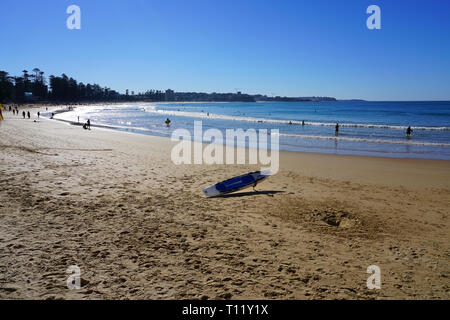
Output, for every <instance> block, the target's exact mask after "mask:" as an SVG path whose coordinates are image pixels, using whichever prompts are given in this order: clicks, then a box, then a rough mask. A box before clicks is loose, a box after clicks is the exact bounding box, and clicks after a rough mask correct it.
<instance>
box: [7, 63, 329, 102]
mask: <svg viewBox="0 0 450 320" xmlns="http://www.w3.org/2000/svg"><path fill="white" fill-rule="evenodd" d="M22 72H23V75H22V76H10V75H9V73H8V72H6V71H1V70H0V89H1V90H0V103H17V104H23V103H39V104H45V103H52V104H67V103H99V102H103V103H105V102H182V101H183V102H258V101H277V102H321V101H337V99H336V98H334V97H326V96H323V97H316V96H313V97H282V96H273V97H269V96H267V95H262V94H254V95H251V94H246V93H242V92H240V91H237V92H236V93H231V92H228V93H217V92H212V93H205V92H176V91H174V90H171V89H167V90H165V91H162V90H154V89H151V90H147V91H145V92H138V93H135V92H134V91H131V90H129V89H127V90H126V92H125V94H121V93H119V92H117V91H116V90H113V89H110V88H108V87H103V86H100V85H98V84H95V83H94V84H90V83H88V84H84V83H83V82H78V81H77V80H75V79H73V78H72V77H68V76H67V75H65V74H64V73H63V74H62V75H61V76H54V75H51V76H49V77H48V78H47V77H45V76H44V72H43V71H41V70H40V69H39V68H34V69H33V70H32V73H29V71H27V70H23V71H22Z"/></svg>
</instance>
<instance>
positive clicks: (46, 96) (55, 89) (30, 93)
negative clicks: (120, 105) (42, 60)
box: [0, 68, 164, 103]
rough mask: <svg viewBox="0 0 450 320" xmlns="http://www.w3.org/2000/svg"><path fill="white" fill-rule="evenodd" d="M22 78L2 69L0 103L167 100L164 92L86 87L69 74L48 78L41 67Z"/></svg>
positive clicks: (88, 85) (0, 72)
mask: <svg viewBox="0 0 450 320" xmlns="http://www.w3.org/2000/svg"><path fill="white" fill-rule="evenodd" d="M22 72H23V75H21V76H10V75H9V73H8V72H6V71H1V70H0V102H14V103H24V102H29V101H32V102H39V101H52V102H87V101H134V100H138V99H147V100H152V101H163V100H164V92H162V91H158V90H149V91H147V92H146V93H144V94H139V95H138V96H130V95H129V94H128V90H127V93H126V94H120V93H118V92H117V91H115V90H112V89H110V88H108V87H102V86H100V85H98V84H95V83H94V84H90V83H88V84H84V83H83V82H78V81H77V80H75V79H73V78H72V77H68V76H67V75H65V74H62V75H61V76H54V75H51V76H49V77H48V79H47V78H46V77H45V76H44V72H43V71H41V70H40V69H39V68H34V69H33V71H32V72H31V73H30V72H28V71H27V70H23V71H22Z"/></svg>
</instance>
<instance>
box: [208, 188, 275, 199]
mask: <svg viewBox="0 0 450 320" xmlns="http://www.w3.org/2000/svg"><path fill="white" fill-rule="evenodd" d="M283 192H284V191H276V190H270V191H256V190H255V191H249V192H239V193H229V194H224V195H221V196H217V197H214V198H235V197H246V196H259V195H267V196H273V195H274V194H277V193H283Z"/></svg>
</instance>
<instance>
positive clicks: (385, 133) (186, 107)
mask: <svg viewBox="0 0 450 320" xmlns="http://www.w3.org/2000/svg"><path fill="white" fill-rule="evenodd" d="M78 117H80V122H85V121H86V120H87V119H90V121H91V123H92V125H102V126H108V127H111V128H115V129H117V130H124V131H132V132H137V133H143V134H150V135H158V136H169V137H170V136H171V134H172V131H173V130H175V129H178V128H183V129H187V130H189V131H190V132H191V133H192V134H193V127H194V121H196V120H201V121H202V125H203V130H207V129H210V128H216V129H219V130H221V131H222V132H223V135H224V137H225V130H226V129H234V128H242V129H244V130H247V129H250V128H253V129H256V130H261V129H267V130H268V131H270V130H272V129H278V130H279V148H280V149H281V150H289V151H301V152H319V153H335V154H352V155H368V156H385V157H386V156H387V157H401V158H432V159H445V160H450V102H437V101H436V102H429V101H427V102H398V101H396V102H368V101H336V102H254V103H251V102H224V103H207V102H204V103H202V102H196V103H158V104H156V103H133V104H113V105H108V104H105V105H96V106H87V107H79V108H76V109H75V110H74V111H70V112H66V113H60V114H57V115H56V116H55V118H57V119H61V120H66V121H77V119H78ZM166 118H170V120H171V126H170V128H167V127H166V126H165V124H164V121H165V119H166ZM302 121H304V122H305V125H302ZM336 123H339V126H340V129H339V134H338V135H337V136H336V135H335V132H334V129H335V125H336ZM408 126H411V128H412V129H413V133H412V135H411V136H410V137H409V138H408V137H406V128H407V127H408Z"/></svg>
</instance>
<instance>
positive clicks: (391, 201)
mask: <svg viewBox="0 0 450 320" xmlns="http://www.w3.org/2000/svg"><path fill="white" fill-rule="evenodd" d="M35 110H37V109H35ZM35 110H33V111H35ZM42 110H45V107H44V108H42V107H41V111H42ZM33 113H34V112H33ZM4 116H5V119H6V120H5V121H3V122H1V124H0V137H1V139H0V298H1V299H25V298H26V299H449V298H450V292H449V284H450V281H449V273H450V250H449V249H450V247H449V243H450V235H449V230H450V228H449V221H448V216H449V208H450V162H449V161H438V160H420V159H390V158H376V157H358V156H339V155H324V154H312V153H290V152H281V153H280V157H281V164H280V171H279V172H278V173H277V174H276V175H275V176H272V177H270V178H269V179H266V181H264V182H263V183H261V184H260V185H258V186H257V188H256V189H257V192H253V190H252V189H251V188H250V189H247V190H244V191H241V192H239V193H235V194H230V195H229V196H227V197H223V198H215V199H207V198H205V197H204V196H203V194H202V192H201V190H202V188H204V187H205V186H208V185H211V184H213V183H216V182H218V181H221V180H223V179H226V178H229V177H232V176H234V175H238V174H242V173H245V172H248V171H250V170H254V169H259V167H257V166H248V165H232V166H222V165H174V164H173V163H172V162H171V160H170V150H171V148H172V146H173V145H174V142H171V141H170V140H169V139H167V138H160V137H151V136H146V135H139V134H132V133H124V132H118V131H111V130H104V129H99V128H92V130H90V131H89V130H83V129H81V128H80V127H79V126H71V125H68V124H66V123H62V122H58V121H52V120H46V119H40V120H37V119H36V118H35V116H34V115H33V116H32V119H31V120H28V119H25V120H24V119H21V117H19V116H12V113H10V112H4ZM33 120H37V122H34V121H33ZM70 265H77V266H79V267H80V269H81V277H82V281H81V283H82V288H81V289H79V290H69V289H68V288H67V286H66V280H67V278H68V276H69V275H68V274H67V273H66V269H67V268H68V267H69V266H70ZM370 265H377V266H379V267H380V268H381V289H380V290H370V289H368V288H367V285H366V280H367V278H368V277H369V274H367V273H366V270H367V267H368V266H370Z"/></svg>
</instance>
